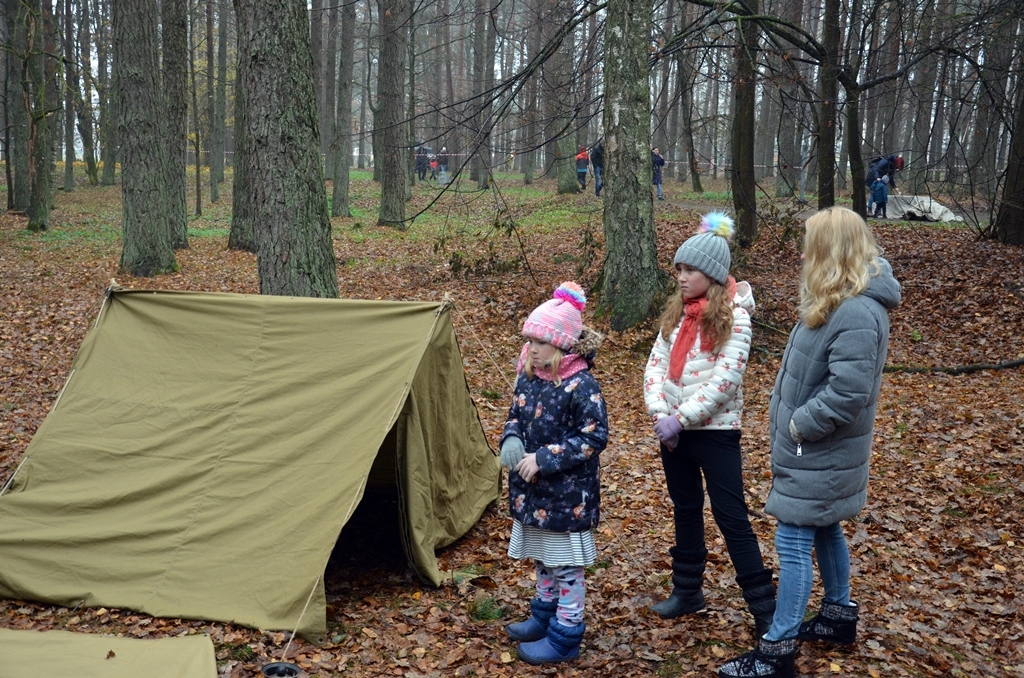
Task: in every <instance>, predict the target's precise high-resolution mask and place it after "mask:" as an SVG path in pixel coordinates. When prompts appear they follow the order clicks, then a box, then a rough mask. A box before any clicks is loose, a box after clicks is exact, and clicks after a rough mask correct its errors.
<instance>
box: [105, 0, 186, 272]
mask: <svg viewBox="0 0 1024 678" xmlns="http://www.w3.org/2000/svg"><path fill="white" fill-rule="evenodd" d="M113 15H114V16H113V20H114V65H115V69H116V73H115V75H114V81H115V82H116V83H117V92H116V95H117V106H118V110H119V111H120V118H119V129H118V136H119V137H120V139H121V144H122V145H121V153H122V157H123V158H124V160H123V166H122V172H121V185H122V219H121V221H122V231H123V240H124V242H123V248H122V250H121V265H120V270H121V271H122V272H125V273H130V274H132V275H135V276H142V277H150V276H154V275H159V274H161V273H167V272H169V271H173V270H174V269H175V268H176V266H177V263H176V262H175V259H174V248H173V242H174V241H173V233H172V232H171V223H170V220H169V218H168V215H169V213H170V206H169V201H168V197H167V191H166V181H167V169H166V164H167V158H166V151H167V146H166V144H165V142H164V139H165V134H166V133H165V128H164V122H165V120H166V115H167V111H166V110H165V108H164V106H163V101H162V97H161V96H160V83H159V73H160V66H159V60H158V58H157V46H158V38H157V16H158V12H157V3H156V0H117V2H115V3H114V7H113Z"/></svg>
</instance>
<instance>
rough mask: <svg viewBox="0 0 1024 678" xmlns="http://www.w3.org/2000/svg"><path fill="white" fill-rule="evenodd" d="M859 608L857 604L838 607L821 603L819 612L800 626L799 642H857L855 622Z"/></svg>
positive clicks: (848, 643)
mask: <svg viewBox="0 0 1024 678" xmlns="http://www.w3.org/2000/svg"><path fill="white" fill-rule="evenodd" d="M858 619H860V607H859V606H858V605H857V603H850V604H849V605H848V606H847V605H840V604H838V603H822V604H821V610H820V611H819V612H818V614H816V615H815V616H814V617H813V618H812V619H811V620H810V621H805V622H804V623H803V624H801V625H800V633H799V634H797V638H799V639H800V640H820V641H822V642H825V643H840V644H842V645H850V644H852V643H855V642H857V620H858Z"/></svg>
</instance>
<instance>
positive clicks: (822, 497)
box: [718, 207, 901, 678]
mask: <svg viewBox="0 0 1024 678" xmlns="http://www.w3.org/2000/svg"><path fill="white" fill-rule="evenodd" d="M803 261H804V264H803V270H802V271H801V274H800V322H798V323H797V326H796V327H795V328H794V329H793V331H792V332H791V333H790V335H789V343H788V344H787V345H786V352H785V353H784V354H783V356H782V366H781V367H780V368H779V374H778V377H777V378H776V379H775V388H774V389H772V397H771V402H770V403H769V405H768V432H769V436H770V444H771V450H772V489H771V491H770V492H769V493H768V502H767V503H766V504H765V507H764V511H765V513H768V514H770V515H773V516H775V517H776V518H777V519H778V524H777V526H776V528H775V550H776V551H777V552H778V554H779V600H778V606H777V608H776V610H775V616H774V620H773V622H772V624H771V627H770V628H769V629H768V631H767V632H766V633H765V634H764V635H763V636H761V635H759V636H758V639H757V645H756V647H755V649H754V650H753V651H751V652H748V653H747V654H744V655H742V656H740V657H737V658H736V659H733V660H731V661H729V662H726V664H725V665H724V666H722V668H721V669H720V670H719V672H718V675H719V676H722V677H724V678H791V677H792V676H793V675H794V674H795V672H796V669H795V658H796V653H797V641H798V640H816V641H823V642H826V643H840V644H844V645H845V644H850V643H853V642H855V641H856V638H857V621H858V619H859V618H860V607H859V606H858V605H857V603H855V602H853V601H852V600H850V550H849V546H848V545H847V543H846V535H845V534H843V528H842V525H841V522H840V521H843V520H848V519H850V518H852V517H854V516H856V515H857V514H858V513H860V511H861V509H862V508H864V504H865V503H866V502H867V495H868V470H869V462H870V458H871V441H872V438H873V430H874V425H875V409H876V407H877V405H878V392H879V389H880V388H881V384H882V370H883V368H884V367H885V356H886V353H887V351H888V346H889V315H888V311H889V310H890V309H893V308H896V307H897V306H899V303H900V300H901V292H900V284H899V283H898V282H897V281H896V278H894V277H893V275H892V268H891V267H890V266H889V263H888V262H887V261H886V260H885V259H883V258H882V257H881V256H880V252H879V249H878V245H877V244H876V243H875V238H874V236H873V235H872V234H871V231H870V230H869V229H868V225H867V224H866V223H865V222H864V220H863V219H861V218H860V216H859V215H858V214H857V213H856V212H854V211H852V210H849V209H846V208H844V207H829V208H827V209H824V210H822V211H820V212H818V213H817V214H815V215H814V216H812V217H811V218H810V219H808V220H807V231H806V235H805V236H804V256H803ZM868 546H869V547H870V545H868ZM812 550H813V552H814V553H815V555H816V556H817V561H818V572H819V573H820V574H821V581H822V584H823V586H824V589H825V597H824V600H823V601H822V604H821V610H820V611H819V612H818V614H817V615H816V616H815V617H813V618H812V619H810V620H808V621H806V622H805V621H804V613H805V611H806V609H807V603H808V601H809V599H810V596H811V586H812V583H813V581H814V569H813V568H814V561H813V560H812V558H811V552H812Z"/></svg>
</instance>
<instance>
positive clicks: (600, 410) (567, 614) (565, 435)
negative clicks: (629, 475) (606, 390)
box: [501, 282, 608, 664]
mask: <svg viewBox="0 0 1024 678" xmlns="http://www.w3.org/2000/svg"><path fill="white" fill-rule="evenodd" d="M586 303H587V299H586V296H585V295H584V294H583V290H582V289H581V288H580V286H579V285H577V284H576V283H572V282H566V283H562V284H561V285H560V286H559V287H558V289H557V290H555V293H554V297H553V298H552V299H550V300H549V301H546V302H544V303H543V304H541V305H540V306H538V307H537V308H536V309H534V311H533V312H532V313H531V314H530V316H529V318H527V320H526V322H525V323H524V324H523V336H524V337H526V339H527V342H526V345H525V346H523V350H522V353H521V355H520V358H519V376H518V378H517V380H516V385H515V392H514V393H513V396H512V407H511V408H510V409H509V413H508V419H507V420H506V422H505V430H504V432H503V433H502V437H501V463H502V465H504V466H506V467H507V468H508V469H509V481H508V485H509V509H510V511H511V513H512V519H513V520H512V537H511V539H510V543H509V548H508V554H509V556H510V557H512V558H516V559H520V558H531V559H533V560H534V561H535V563H536V567H537V591H536V594H535V595H534V597H533V600H531V601H530V608H531V611H532V615H531V616H530V617H529V618H528V619H526V620H525V621H522V622H518V623H515V624H509V625H508V626H506V627H505V631H506V632H507V633H508V635H509V637H510V638H512V639H513V640H517V641H520V645H519V648H518V655H519V658H520V659H522V660H523V661H526V662H528V663H530V664H551V663H557V662H564V661H569V660H571V659H574V658H575V657H576V656H578V655H579V651H580V641H581V640H582V639H583V633H584V631H585V630H586V625H585V624H584V623H583V608H584V595H585V593H586V585H585V581H584V576H585V571H584V568H585V567H587V566H589V565H593V563H594V561H595V560H596V556H597V549H596V547H595V543H594V532H593V530H594V528H595V527H596V526H597V523H598V520H599V519H600V500H601V496H600V492H601V482H600V475H599V473H600V454H601V451H602V450H603V449H604V448H605V445H606V444H607V443H608V415H607V412H606V410H605V405H604V398H603V397H602V395H601V387H600V386H599V385H598V383H597V380H596V379H594V377H593V375H591V373H590V367H591V365H592V362H593V359H594V354H595V352H596V351H597V348H598V346H599V345H600V343H601V340H602V339H603V337H602V336H601V335H600V334H598V333H597V332H595V331H594V330H591V329H590V328H587V327H584V325H583V316H582V312H583V310H584V309H585V308H586Z"/></svg>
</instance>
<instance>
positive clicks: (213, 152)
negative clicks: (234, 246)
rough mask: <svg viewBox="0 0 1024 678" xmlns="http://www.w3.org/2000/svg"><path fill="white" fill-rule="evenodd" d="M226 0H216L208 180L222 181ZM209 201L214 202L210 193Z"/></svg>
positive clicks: (226, 42)
mask: <svg viewBox="0 0 1024 678" xmlns="http://www.w3.org/2000/svg"><path fill="white" fill-rule="evenodd" d="M228 7H229V3H228V0H217V95H216V96H217V100H216V101H215V102H214V111H213V138H212V139H211V140H210V181H211V182H214V183H217V184H220V183H221V182H222V181H224V131H225V128H226V127H227V117H228V19H229V18H230V17H229V15H230V11H229V9H228ZM210 201H211V202H216V200H215V199H214V198H213V195H212V193H211V195H210Z"/></svg>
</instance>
